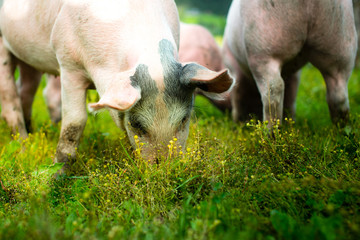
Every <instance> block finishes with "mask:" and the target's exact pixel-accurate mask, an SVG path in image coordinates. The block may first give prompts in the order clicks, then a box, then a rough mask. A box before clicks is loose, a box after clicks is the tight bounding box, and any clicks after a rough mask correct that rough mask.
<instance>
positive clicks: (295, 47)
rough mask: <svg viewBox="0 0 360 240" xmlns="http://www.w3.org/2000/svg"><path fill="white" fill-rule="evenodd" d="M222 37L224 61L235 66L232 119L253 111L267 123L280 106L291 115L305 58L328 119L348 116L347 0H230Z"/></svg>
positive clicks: (350, 41)
mask: <svg viewBox="0 0 360 240" xmlns="http://www.w3.org/2000/svg"><path fill="white" fill-rule="evenodd" d="M224 39H225V40H224V52H227V54H225V55H224V56H225V57H226V56H227V59H226V60H225V63H226V64H229V63H231V62H234V63H235V67H233V68H238V72H237V81H236V86H235V87H234V90H233V92H232V103H233V117H234V120H236V121H239V120H244V119H246V118H248V116H249V114H251V113H255V114H257V115H258V117H260V118H263V120H268V121H269V127H271V122H272V121H271V120H274V119H282V117H283V110H284V111H285V112H286V111H287V112H289V113H290V115H293V114H294V111H295V107H294V103H295V97H296V92H297V85H298V78H297V75H296V72H297V71H298V70H299V69H300V68H301V67H302V66H304V65H305V64H306V63H307V62H310V63H312V64H313V65H314V66H315V67H317V68H318V69H319V70H320V72H321V73H322V75H323V77H324V79H325V82H326V87H327V102H328V106H329V110H330V114H331V118H332V120H333V122H337V121H338V120H341V119H347V118H348V114H349V101H348V90H347V81H348V79H349V77H350V74H351V71H352V69H353V66H354V60H355V53H356V48H357V42H356V41H357V36H356V31H355V25H354V15H353V8H352V1H351V0H343V1H335V0H293V1H284V0H234V1H233V2H232V5H231V7H230V11H229V14H228V18H227V25H226V29H225V36H224ZM229 56H230V59H229ZM231 56H232V57H231ZM231 58H232V60H231ZM240 69H241V72H240ZM259 109H262V110H259Z"/></svg>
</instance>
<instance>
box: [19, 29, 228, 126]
mask: <svg viewBox="0 0 360 240" xmlns="http://www.w3.org/2000/svg"><path fill="white" fill-rule="evenodd" d="M179 61H180V62H183V63H184V62H196V63H198V64H200V65H202V66H204V67H207V68H209V69H210V70H212V71H221V70H223V69H225V66H224V64H223V60H222V56H221V51H220V48H219V46H218V45H217V43H216V41H215V39H214V37H213V36H212V34H211V33H210V32H209V31H208V30H207V29H206V28H204V27H202V26H200V25H197V24H187V23H181V24H180V47H179ZM199 93H200V94H202V92H201V91H199ZM23 95H28V93H26V92H23ZM60 95H61V94H60V78H59V77H55V76H52V75H48V79H47V84H46V88H45V89H44V97H45V99H46V102H47V106H48V109H49V113H50V117H51V120H52V121H53V122H55V123H56V122H58V121H60V119H61V96H60ZM209 100H210V101H211V102H212V103H213V104H214V105H216V106H217V107H218V108H219V109H220V110H222V111H225V110H229V111H231V102H230V95H229V93H228V92H226V93H225V94H224V96H223V99H222V100H215V99H211V98H210V99H209ZM23 109H24V105H23ZM24 111H25V110H24Z"/></svg>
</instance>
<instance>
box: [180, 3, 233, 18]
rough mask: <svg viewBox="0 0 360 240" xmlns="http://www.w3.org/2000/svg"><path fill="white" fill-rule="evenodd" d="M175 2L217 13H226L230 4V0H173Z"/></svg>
mask: <svg viewBox="0 0 360 240" xmlns="http://www.w3.org/2000/svg"><path fill="white" fill-rule="evenodd" d="M175 2H176V3H177V4H181V5H186V6H188V7H193V8H197V9H199V10H202V11H205V12H211V13H215V14H219V15H226V14H227V12H228V10H229V7H230V4H231V0H175Z"/></svg>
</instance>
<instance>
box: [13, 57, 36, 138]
mask: <svg viewBox="0 0 360 240" xmlns="http://www.w3.org/2000/svg"><path fill="white" fill-rule="evenodd" d="M18 65H19V69H20V79H19V84H20V87H19V92H20V98H21V105H22V109H23V111H24V119H25V126H26V130H27V131H28V132H31V113H32V104H33V102H34V97H35V94H36V90H37V89H38V86H39V83H40V80H41V76H42V73H41V72H39V71H37V70H36V69H34V68H33V67H31V66H29V65H27V64H26V63H24V62H22V61H20V60H19V63H18Z"/></svg>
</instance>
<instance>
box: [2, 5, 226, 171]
mask: <svg viewBox="0 0 360 240" xmlns="http://www.w3.org/2000/svg"><path fill="white" fill-rule="evenodd" d="M19 6H21V7H19ZM0 29H1V34H2V40H3V43H4V44H3V45H2V46H1V48H0V53H1V55H0V57H1V58H2V63H3V64H2V65H1V66H0V68H1V70H0V73H2V74H1V76H0V86H1V88H0V95H1V100H2V108H3V109H4V107H5V108H8V109H11V110H13V112H12V113H13V117H12V118H6V119H7V121H8V123H9V125H11V126H13V127H15V128H18V129H19V130H23V128H24V121H23V116H22V111H21V106H20V105H19V103H20V100H19V97H18V96H17V94H16V88H15V87H14V86H15V85H14V81H13V77H11V76H12V73H13V69H14V63H15V62H13V61H12V59H20V60H21V64H20V65H19V67H20V69H21V68H23V67H24V66H26V67H28V68H31V69H32V70H33V72H34V73H33V75H37V72H38V71H39V72H47V73H50V74H54V75H58V74H60V75H61V98H62V106H61V107H62V126H61V133H60V139H59V143H58V146H57V152H56V156H55V162H65V165H64V168H63V171H64V170H66V169H67V168H68V167H69V164H68V163H69V161H70V160H71V159H74V158H75V149H76V147H77V146H78V143H79V139H80V136H81V134H82V132H83V129H84V127H85V123H86V120H87V113H86V89H87V88H88V87H89V86H91V85H92V84H94V86H95V87H96V89H97V91H98V93H99V95H100V100H99V102H98V103H94V104H92V105H91V107H92V108H93V109H95V110H98V109H102V108H107V109H109V110H110V113H111V115H112V117H113V119H114V121H115V123H116V124H117V125H118V126H119V127H123V128H124V129H125V130H126V131H127V134H128V136H129V139H130V141H131V143H132V145H133V146H134V147H136V144H135V142H134V136H136V135H137V136H138V138H139V140H140V141H141V142H143V143H145V145H144V146H143V148H142V151H141V152H142V154H143V156H144V158H146V159H148V160H149V161H155V160H156V158H157V153H158V152H160V153H162V154H166V149H167V148H166V146H167V143H168V141H169V140H171V139H172V138H174V137H176V138H177V139H178V141H177V143H178V144H179V145H180V146H184V145H185V142H186V139H187V136H188V130H189V119H190V113H191V108H192V103H193V95H194V94H193V93H194V90H195V88H200V89H202V90H204V91H207V92H209V93H215V94H217V93H222V92H225V91H227V90H228V89H229V88H230V87H231V85H232V79H231V77H230V76H229V75H228V73H227V70H222V71H219V72H213V71H210V70H208V69H207V68H205V67H202V66H200V65H198V64H195V63H189V64H181V63H179V62H178V61H177V55H178V53H177V49H178V42H179V19H178V13H177V9H176V5H175V3H174V1H173V0H152V1H143V0H102V1H99V0H71V1H70V0H52V1H43V0H5V1H4V4H3V6H2V8H1V12H0ZM35 69H36V70H35ZM3 73H5V74H3ZM35 73H36V74H35ZM34 77H36V76H34ZM3 86H7V89H6V91H4V90H3V89H4V88H3ZM3 115H4V114H3ZM5 117H6V115H5ZM20 133H21V134H22V136H26V131H25V132H24V131H22V132H20Z"/></svg>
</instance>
